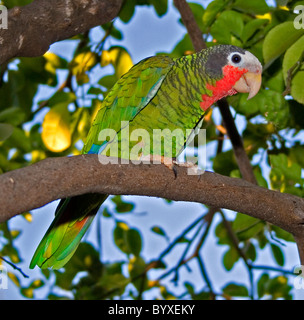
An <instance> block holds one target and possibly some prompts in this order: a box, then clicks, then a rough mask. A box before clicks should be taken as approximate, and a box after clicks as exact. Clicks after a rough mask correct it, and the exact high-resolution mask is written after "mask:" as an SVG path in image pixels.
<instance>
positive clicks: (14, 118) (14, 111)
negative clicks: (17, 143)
mask: <svg viewBox="0 0 304 320" xmlns="http://www.w3.org/2000/svg"><path fill="white" fill-rule="evenodd" d="M24 120H25V112H24V111H23V110H22V109H21V108H19V107H11V108H7V109H5V110H3V111H1V112H0V122H5V123H9V124H11V125H13V126H18V125H19V124H21V123H22V122H23V121H24Z"/></svg>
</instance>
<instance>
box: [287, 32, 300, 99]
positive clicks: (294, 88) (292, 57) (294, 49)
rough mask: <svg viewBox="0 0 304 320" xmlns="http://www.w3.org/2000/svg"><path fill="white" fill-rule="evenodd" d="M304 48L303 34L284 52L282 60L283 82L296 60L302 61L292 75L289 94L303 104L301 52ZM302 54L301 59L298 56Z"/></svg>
mask: <svg viewBox="0 0 304 320" xmlns="http://www.w3.org/2000/svg"><path fill="white" fill-rule="evenodd" d="M303 48H304V35H303V36H302V37H301V38H300V39H299V40H297V41H296V42H295V43H294V44H293V45H292V46H291V47H290V48H289V49H288V50H287V51H286V53H285V55H284V60H283V74H284V79H285V83H286V84H287V77H288V74H287V73H288V70H289V69H290V68H291V67H293V66H294V65H295V64H296V63H297V62H298V63H302V67H300V68H299V69H298V70H297V71H296V73H295V74H294V75H293V76H292V80H291V95H292V96H293V98H294V99H295V100H296V101H298V102H299V103H302V104H304V90H303V83H304V57H303V56H302V54H303ZM301 56H302V61H300V57H301Z"/></svg>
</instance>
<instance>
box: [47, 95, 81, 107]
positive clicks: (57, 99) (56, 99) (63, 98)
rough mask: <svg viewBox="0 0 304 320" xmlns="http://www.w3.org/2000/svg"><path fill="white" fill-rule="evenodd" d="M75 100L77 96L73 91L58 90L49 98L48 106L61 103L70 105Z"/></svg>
mask: <svg viewBox="0 0 304 320" xmlns="http://www.w3.org/2000/svg"><path fill="white" fill-rule="evenodd" d="M75 100H76V96H75V94H74V93H73V92H64V91H56V93H55V94H54V95H53V96H52V97H51V98H50V99H49V101H48V106H49V107H52V106H55V105H56V104H59V103H65V104H66V105H68V104H70V103H72V102H74V101H75Z"/></svg>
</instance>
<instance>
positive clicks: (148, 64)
mask: <svg viewBox="0 0 304 320" xmlns="http://www.w3.org/2000/svg"><path fill="white" fill-rule="evenodd" d="M173 64H174V61H173V60H172V59H171V58H169V57H166V56H156V57H151V58H147V59H145V60H142V61H141V62H139V63H138V64H136V65H134V66H133V67H132V68H131V69H130V70H129V71H128V72H127V73H126V74H125V75H124V76H122V77H121V78H120V79H119V80H118V81H117V82H116V84H115V85H114V86H113V88H112V89H111V91H110V92H109V93H108V95H107V97H106V98H105V100H104V101H103V103H102V107H101V108H100V110H99V111H98V113H97V115H96V118H95V120H94V122H93V125H92V128H91V130H90V132H89V134H88V138H87V141H86V143H85V145H84V148H83V153H96V151H97V152H98V150H99V149H98V147H97V148H96V146H101V145H102V144H103V142H104V141H99V139H98V135H99V132H100V131H101V130H103V129H114V130H115V131H116V132H118V131H119V130H120V128H121V121H131V120H133V119H134V118H135V116H136V115H137V114H138V113H139V112H141V111H142V109H143V108H145V107H146V106H147V105H148V103H149V102H150V101H151V99H153V98H154V96H155V94H156V92H157V90H158V89H159V88H160V86H161V84H162V82H163V81H164V79H165V77H166V75H167V74H168V72H169V71H170V70H171V68H172V66H173ZM94 146H95V148H94ZM92 147H93V148H92Z"/></svg>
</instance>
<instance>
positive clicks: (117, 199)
mask: <svg viewBox="0 0 304 320" xmlns="http://www.w3.org/2000/svg"><path fill="white" fill-rule="evenodd" d="M111 200H112V201H113V202H114V203H115V204H116V208H115V210H116V211H117V213H126V212H130V211H132V210H133V209H134V207H135V205H134V203H132V202H127V201H124V200H122V197H121V196H114V197H112V198H111Z"/></svg>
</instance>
